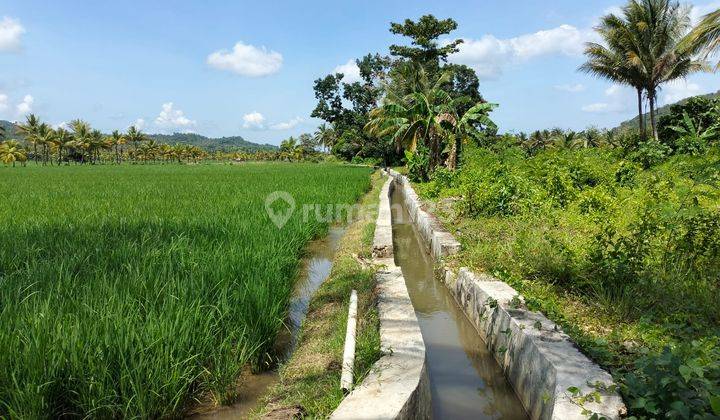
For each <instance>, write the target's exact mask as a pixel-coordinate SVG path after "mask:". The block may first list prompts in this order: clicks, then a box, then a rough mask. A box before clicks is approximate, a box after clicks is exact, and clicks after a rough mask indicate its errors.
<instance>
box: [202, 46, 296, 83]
mask: <svg viewBox="0 0 720 420" xmlns="http://www.w3.org/2000/svg"><path fill="white" fill-rule="evenodd" d="M207 63H208V65H209V66H211V67H213V68H216V69H218V70H227V71H231V72H233V73H237V74H240V75H242V76H249V77H260V76H267V75H269V74H273V73H277V72H278V71H280V67H282V63H283V57H282V55H281V54H280V53H278V52H276V51H268V49H267V48H265V47H260V48H258V47H255V46H253V45H248V44H244V43H243V42H242V41H240V42H238V43H237V44H235V46H234V47H233V49H232V51H227V50H220V51H215V52H214V53H212V54H210V55H209V56H208V57H207Z"/></svg>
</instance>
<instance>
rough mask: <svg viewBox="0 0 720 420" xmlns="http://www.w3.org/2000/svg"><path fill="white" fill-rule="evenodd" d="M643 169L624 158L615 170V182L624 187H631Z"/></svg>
mask: <svg viewBox="0 0 720 420" xmlns="http://www.w3.org/2000/svg"><path fill="white" fill-rule="evenodd" d="M641 170H642V167H640V166H639V165H637V164H635V163H633V162H629V161H626V160H623V161H621V162H620V164H619V167H618V169H617V170H616V171H615V182H617V183H618V185H620V186H623V187H631V186H632V185H633V184H634V183H635V179H636V178H637V175H638V173H639V172H640V171H641Z"/></svg>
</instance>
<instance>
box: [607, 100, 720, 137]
mask: <svg viewBox="0 0 720 420" xmlns="http://www.w3.org/2000/svg"><path fill="white" fill-rule="evenodd" d="M698 96H701V97H703V98H708V99H712V98H718V97H720V91H717V92H715V93H708V94H706V95H698ZM688 99H690V98H685V99H683V100H680V101H678V102H675V103H674V104H668V105H664V106H661V107H660V108H658V110H657V113H658V115H657V118H658V119H659V118H660V117H661V116H663V115H666V114H667V113H668V112H670V107H671V106H673V105H676V104H684V103H685V102H687V100H688ZM636 105H637V104H636ZM644 118H645V121H649V118H650V113H647V114H645V117H644ZM637 126H638V117H635V118H633V119H631V120H628V121H624V122H622V123H620V126H619V127H618V128H620V129H621V130H622V129H626V128H635V127H637Z"/></svg>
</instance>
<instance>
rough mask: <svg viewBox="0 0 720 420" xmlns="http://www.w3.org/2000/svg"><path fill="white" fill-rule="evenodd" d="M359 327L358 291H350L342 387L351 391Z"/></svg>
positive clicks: (341, 377) (341, 378)
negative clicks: (356, 333) (357, 329)
mask: <svg viewBox="0 0 720 420" xmlns="http://www.w3.org/2000/svg"><path fill="white" fill-rule="evenodd" d="M356 327H357V292H356V291H355V290H353V291H352V293H350V309H349V310H348V322H347V331H346V332H345V351H344V352H343V365H342V376H340V388H341V389H342V390H343V391H345V392H350V391H351V390H352V386H353V367H354V366H355V329H356Z"/></svg>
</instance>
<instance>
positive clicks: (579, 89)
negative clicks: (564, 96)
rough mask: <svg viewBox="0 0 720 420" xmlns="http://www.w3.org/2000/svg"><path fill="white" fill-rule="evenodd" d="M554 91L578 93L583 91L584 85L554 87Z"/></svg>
mask: <svg viewBox="0 0 720 420" xmlns="http://www.w3.org/2000/svg"><path fill="white" fill-rule="evenodd" d="M555 89H556V90H559V91H562V92H570V93H578V92H583V91H584V90H585V85H583V84H582V83H576V84H567V85H556V86H555Z"/></svg>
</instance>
